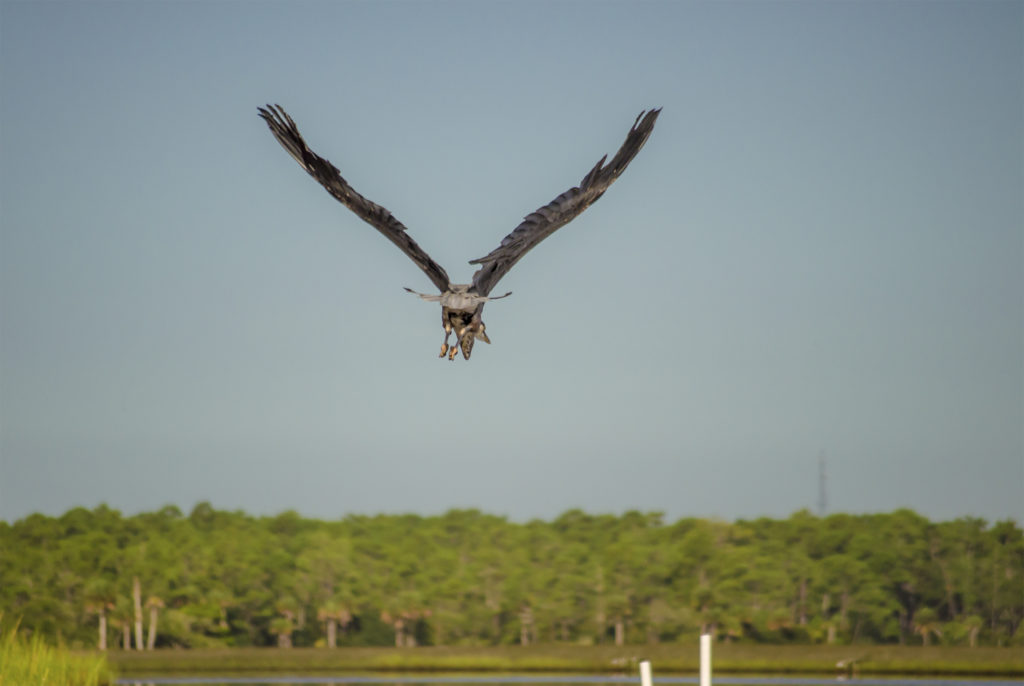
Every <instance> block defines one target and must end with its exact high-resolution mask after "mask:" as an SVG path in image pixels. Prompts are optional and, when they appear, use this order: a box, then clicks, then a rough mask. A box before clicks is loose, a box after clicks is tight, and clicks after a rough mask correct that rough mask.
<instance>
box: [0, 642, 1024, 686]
mask: <svg viewBox="0 0 1024 686" xmlns="http://www.w3.org/2000/svg"><path fill="white" fill-rule="evenodd" d="M110 660H111V662H112V663H113V665H114V667H115V668H116V669H117V671H118V672H119V673H121V674H123V675H128V676H135V675H157V674H227V673H233V674H255V673H263V674H268V673H284V672H287V673H292V674H324V673H346V672H347V673H360V672H361V673H367V672H391V673H410V672H420V673H422V672H434V673H463V674H466V673H473V672H480V673H486V672H491V673H493V672H510V673H520V674H523V673H534V674H542V673H548V674H560V673H561V674H566V673H591V674H594V673H605V674H616V673H618V674H623V675H635V674H636V671H637V663H638V662H639V661H640V660H650V661H651V663H652V666H653V669H654V672H655V674H692V673H696V671H697V669H698V652H697V641H696V640H695V641H694V642H693V644H692V645H682V644H658V645H637V646H623V647H618V648H617V647H614V646H566V645H539V646H529V647H519V646H498V647H476V648H469V647H423V648H402V649H399V648H337V649H334V650H328V649H325V648H294V649H287V650H282V649H278V648H226V649H219V650H175V651H167V650H157V651H148V652H112V653H111V654H110ZM849 660H856V664H857V674H859V675H862V676H866V675H906V676H911V675H916V676H925V675H942V676H992V677H995V676H999V677H1021V676H1024V651H1021V650H1019V649H1013V648H987V647H985V648H966V647H933V648H922V647H907V646H788V645H787V646H772V645H752V644H742V643H740V644H731V645H730V644H716V645H715V646H714V648H713V662H714V671H715V672H717V673H731V674H755V673H757V674H837V673H838V672H839V671H840V670H838V669H837V666H836V665H837V663H838V662H840V661H849ZM0 686H2V685H0Z"/></svg>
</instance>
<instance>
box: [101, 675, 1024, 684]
mask: <svg viewBox="0 0 1024 686" xmlns="http://www.w3.org/2000/svg"><path fill="white" fill-rule="evenodd" d="M117 683H118V684H120V685H121V686H185V685H186V684H202V686H271V685H272V686H339V685H341V684H345V685H347V686H360V685H362V684H365V685H366V686H418V685H420V684H423V685H430V686H498V685H500V684H508V685H510V686H513V685H515V686H523V685H524V684H525V685H529V686H579V685H580V684H594V685H596V686H639V683H640V679H639V678H637V679H627V678H624V677H621V676H611V677H606V676H591V675H581V676H565V675H560V676H558V677H543V676H514V675H498V676H466V677H451V676H443V677H438V676H422V677H421V676H414V675H408V676H403V677H384V676H381V677H373V676H266V677H259V676H256V677H254V676H244V677H224V676H217V677H160V678H153V679H118V681H117ZM696 683H698V680H697V677H695V676H694V677H660V678H659V677H655V678H654V686H658V684H664V685H671V684H696ZM714 684H721V686H954V685H955V686H1024V680H1014V679H839V678H829V677H786V676H783V677H774V676H766V677H734V676H724V675H723V676H720V677H712V685H714Z"/></svg>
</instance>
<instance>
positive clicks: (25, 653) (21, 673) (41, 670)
mask: <svg viewBox="0 0 1024 686" xmlns="http://www.w3.org/2000/svg"><path fill="white" fill-rule="evenodd" d="M113 680H114V677H113V673H112V672H111V671H110V669H109V668H108V666H107V661H106V658H105V657H104V656H103V655H96V654H84V655H83V654H74V653H71V652H69V651H67V650H64V649H63V648H55V647H53V646H50V645H47V644H46V643H44V642H43V641H42V640H40V639H39V638H38V637H36V638H32V639H25V638H23V637H21V636H19V635H18V633H17V631H16V630H10V631H7V632H6V633H5V634H3V635H2V636H0V686H25V685H26V684H33V685H34V686H99V685H100V684H109V683H112V682H113Z"/></svg>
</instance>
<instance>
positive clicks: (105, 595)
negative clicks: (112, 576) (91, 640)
mask: <svg viewBox="0 0 1024 686" xmlns="http://www.w3.org/2000/svg"><path fill="white" fill-rule="evenodd" d="M86 598H87V602H86V605H85V611H86V612H88V613H90V614H92V613H95V614H97V615H99V619H100V621H99V625H100V626H99V637H98V639H97V641H96V647H97V649H98V650H106V649H107V611H108V610H112V609H113V608H114V601H115V600H117V596H116V595H115V594H114V591H113V588H112V587H111V586H110V584H109V583H107V582H106V581H103V580H97V581H95V582H93V583H91V584H90V585H89V588H88V589H87V590H86Z"/></svg>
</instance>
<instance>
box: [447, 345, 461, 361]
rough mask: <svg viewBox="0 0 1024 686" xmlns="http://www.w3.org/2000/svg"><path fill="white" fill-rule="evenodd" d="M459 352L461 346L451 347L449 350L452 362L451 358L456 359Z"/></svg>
mask: <svg viewBox="0 0 1024 686" xmlns="http://www.w3.org/2000/svg"><path fill="white" fill-rule="evenodd" d="M458 352H459V346H457V345H453V346H452V347H451V349H450V350H449V351H448V361H449V362H450V361H451V360H454V359H455V355H457V354H458Z"/></svg>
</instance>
